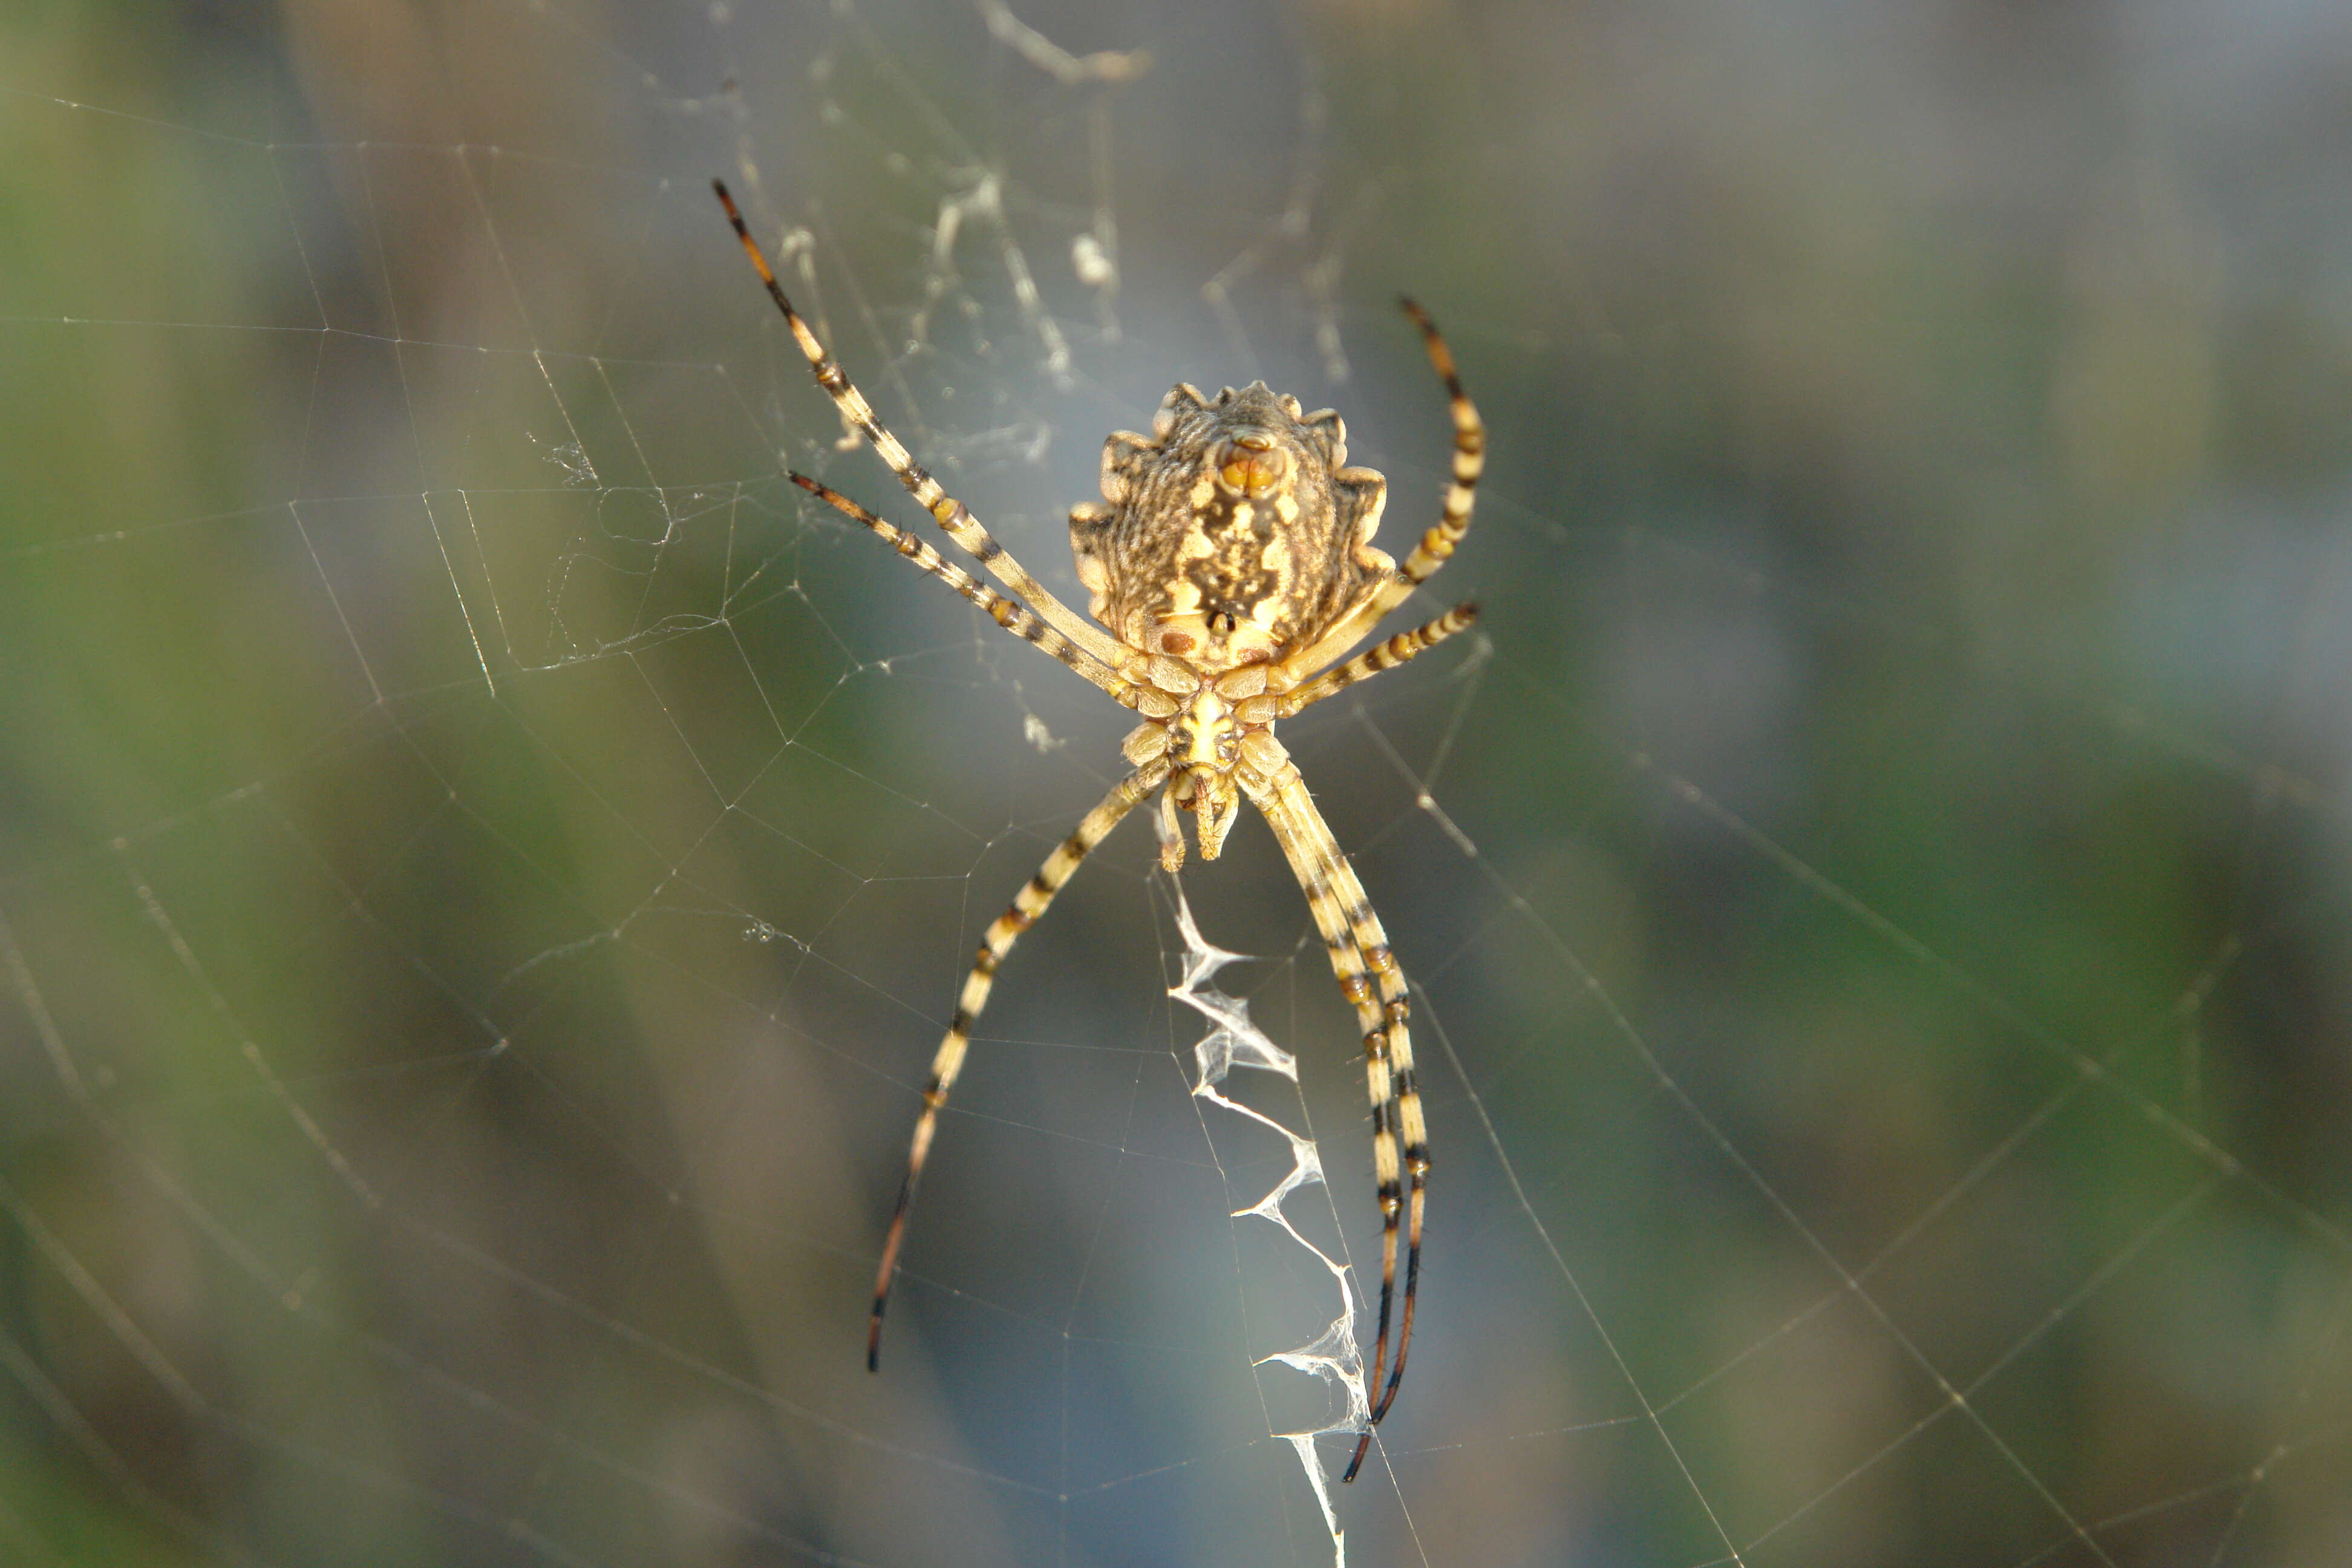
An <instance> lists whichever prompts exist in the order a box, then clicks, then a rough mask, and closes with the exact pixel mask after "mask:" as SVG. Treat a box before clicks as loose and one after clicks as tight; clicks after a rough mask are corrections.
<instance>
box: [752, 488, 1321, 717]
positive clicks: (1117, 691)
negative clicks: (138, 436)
mask: <svg viewBox="0 0 2352 1568" xmlns="http://www.w3.org/2000/svg"><path fill="white" fill-rule="evenodd" d="M784 472H785V476H786V477H787V478H789V479H791V480H792V481H793V483H794V484H796V485H798V486H800V488H801V489H804V490H806V491H808V492H809V494H811V495H813V496H814V497H816V498H817V500H821V501H823V502H824V503H825V504H826V505H827V506H829V507H831V508H833V510H835V511H837V512H839V513H841V514H842V515H843V516H844V517H846V518H849V519H850V520H852V521H856V522H860V523H863V524H865V525H866V527H867V528H869V529H871V530H872V531H874V532H875V533H876V534H877V535H878V536H879V537H880V538H881V540H882V541H883V542H885V543H887V544H888V545H889V546H890V548H891V549H893V550H896V551H897V552H898V553H899V554H901V555H903V556H905V557H906V558H907V559H908V561H911V562H913V563H915V568H916V570H918V571H919V572H925V573H928V574H930V575H931V576H934V577H936V578H938V579H939V580H940V582H942V583H945V584H947V585H948V586H949V587H950V588H952V589H954V590H955V591H956V592H957V593H959V594H961V595H963V596H964V597H965V598H967V599H969V600H971V602H972V603H973V604H974V605H978V606H979V607H980V608H981V610H982V612H984V613H985V614H986V615H987V616H988V617H989V618H990V619H991V620H992V621H994V622H995V623H996V624H997V625H998V626H1003V628H1004V629H1005V630H1006V631H1008V632H1011V633H1012V634H1013V636H1014V637H1019V638H1021V639H1022V640H1023V641H1024V642H1028V643H1034V644H1035V645H1036V646H1037V647H1039V648H1042V649H1043V650H1045V652H1046V653H1049V654H1051V655H1053V656H1054V657H1055V658H1057V659H1060V660H1061V661H1062V662H1063V663H1064V664H1066V665H1068V666H1069V667H1070V668H1072V669H1075V670H1076V671H1077V672H1078V673H1079V674H1080V675H1082V676H1084V677H1086V678H1087V679H1088V680H1090V681H1092V682H1094V684H1095V685H1097V686H1098V687H1100V688H1102V689H1103V690H1105V691H1107V692H1108V693H1109V694H1110V696H1111V700H1113V701H1115V702H1118V703H1119V704H1120V705H1121V706H1123V707H1128V708H1132V707H1134V706H1135V704H1136V700H1137V697H1138V691H1137V688H1136V686H1135V684H1134V683H1133V682H1132V681H1129V680H1126V679H1121V678H1120V676H1119V675H1118V672H1117V671H1116V670H1114V669H1112V668H1110V667H1109V666H1108V665H1107V664H1105V663H1103V662H1102V660H1100V659H1098V658H1095V657H1094V655H1092V654H1090V653H1088V652H1087V650H1086V649H1084V648H1082V647H1078V646H1077V645H1076V643H1073V642H1072V641H1070V639H1069V638H1067V637H1064V636H1063V635H1062V634H1061V633H1059V632H1057V631H1055V629H1054V628H1053V627H1051V626H1047V625H1046V624H1045V622H1044V621H1042V620H1040V619H1039V618H1038V617H1037V616H1035V615H1034V614H1033V613H1032V612H1031V611H1030V609H1029V607H1028V606H1027V605H1024V604H1022V603H1021V602H1020V601H1019V600H1017V599H1008V598H1006V597H1005V596H1004V595H1002V594H1000V593H998V592H997V591H996V590H995V589H993V588H992V587H990V586H989V585H988V584H985V583H982V582H981V581H980V580H979V579H978V578H976V577H974V576H973V575H972V574H971V573H969V572H967V571H965V570H964V569H963V568H962V567H961V566H959V565H957V564H956V563H954V562H952V561H950V560H949V559H948V558H947V557H946V556H944V555H941V554H940V552H938V551H937V550H934V549H933V548H931V546H929V544H926V543H925V542H923V541H921V540H920V539H918V538H916V537H915V536H914V535H913V534H911V533H908V531H906V530H905V529H903V528H899V527H898V526H896V525H895V524H892V523H889V522H886V521H883V520H882V519H881V518H878V517H877V516H875V515H874V514H873V513H872V512H870V511H868V510H866V509H865V508H864V507H862V506H860V505H858V504H857V503H856V501H854V500H850V499H849V498H848V497H847V496H845V495H843V494H842V493H841V492H840V491H839V490H836V489H834V488H833V487H832V486H830V485H828V484H825V483H824V482H822V481H821V480H817V479H811V478H809V477H808V476H807V475H806V474H799V473H793V471H792V470H791V469H789V468H787V469H786V470H784ZM1335 673H1336V672H1335ZM1326 679H1328V677H1327V678H1326Z"/></svg>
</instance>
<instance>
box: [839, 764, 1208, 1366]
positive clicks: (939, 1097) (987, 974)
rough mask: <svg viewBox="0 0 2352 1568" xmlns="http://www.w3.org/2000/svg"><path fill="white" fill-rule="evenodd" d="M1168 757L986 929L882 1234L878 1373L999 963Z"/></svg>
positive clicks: (1130, 783)
mask: <svg viewBox="0 0 2352 1568" xmlns="http://www.w3.org/2000/svg"><path fill="white" fill-rule="evenodd" d="M1168 772H1169V764H1168V763H1165V762H1155V763H1149V764H1147V765H1146V766H1144V767H1141V768H1139V769H1137V770H1136V771H1135V772H1133V773H1129V774H1128V775H1127V776H1126V777H1125V778H1123V779H1121V780H1119V781H1118V783H1117V784H1113V785H1112V786H1111V791H1110V793H1109V794H1108V795H1105V796H1103V798H1102V802H1101V804H1100V805H1097V806H1096V807H1095V808H1094V809H1093V810H1092V811H1090V812H1088V813H1087V815H1086V816H1085V817H1084V818H1082V819H1081V820H1080V821H1079V823H1078V826H1076V828H1075V829H1073V830H1072V831H1071V834H1070V836H1069V837H1067V838H1065V839H1064V840H1062V842H1061V843H1060V844H1058V845H1055V847H1054V852H1053V853H1052V854H1051V855H1048V856H1046V857H1045V864H1044V865H1042V866H1040V867H1038V868H1037V874H1036V875H1035V876H1034V877H1032V878H1030V879H1029V881H1028V883H1027V885H1026V886H1024V887H1023V888H1022V889H1021V890H1020V891H1019V892H1018V893H1016V894H1014V895H1013V903H1012V906H1011V907H1010V908H1009V909H1007V910H1005V911H1004V912H1003V914H1001V915H999V916H997V917H996V919H995V920H994V921H992V922H991V923H990V925H989V928H988V933H987V935H985V936H984V937H982V939H981V943H980V951H979V952H978V953H976V954H975V955H974V956H973V958H972V961H971V973H969V974H967V975H965V976H964V982H963V994H961V996H959V997H958V998H957V999H956V1010H955V1016H954V1017H952V1018H951V1019H950V1020H949V1022H948V1032H947V1033H946V1034H945V1035H943V1036H942V1037H940V1048H939V1050H938V1052H937V1053H936V1054H935V1055H934V1056H933V1057H932V1058H931V1076H930V1080H929V1082H928V1083H926V1084H925V1085H924V1086H923V1113H922V1115H921V1116H919V1117H918V1118H917V1119H916V1121H915V1138H914V1142H913V1143H912V1144H911V1145H910V1146H909V1148H908V1151H907V1175H906V1179H905V1180H904V1181H902V1182H900V1183H899V1184H898V1206H897V1207H896V1208H895V1209H893V1210H892V1211H891V1213H890V1228H889V1230H888V1231H887V1233H885V1234H884V1236H883V1238H882V1264H881V1267H880V1268H877V1270H876V1271H875V1274H874V1316H873V1320H872V1321H871V1322H870V1323H869V1324H868V1325H867V1327H866V1371H868V1372H878V1371H880V1370H881V1366H882V1313H883V1310H885V1309H886V1308H887V1307H888V1306H889V1304H890V1279H891V1276H892V1275H894V1274H896V1273H897V1272H898V1245H899V1243H900V1242H902V1241H903V1240H905V1239H906V1235H907V1211H908V1209H910V1208H912V1207H913V1206H914V1202H915V1184H917V1183H919V1182H920V1181H921V1180H922V1179H923V1164H924V1162H925V1161H927V1160H928V1159H929V1158H930V1152H931V1135H932V1134H933V1133H934V1132H936V1131H938V1130H939V1123H940V1107H941V1106H943V1105H945V1104H946V1103H947V1102H948V1091H949V1090H950V1089H953V1088H954V1087H955V1080H956V1075H957V1074H958V1073H960V1072H961V1071H962V1070H963V1058H964V1050H965V1047H968V1046H969V1045H971V1027H972V1025H973V1023H974V1022H976V1021H977V1020H978V1019H979V1017H980V1010H981V1009H982V1007H985V1006H987V1005H988V993H989V990H990V988H991V987H992V985H993V984H995V981H996V966H997V965H998V964H1000V963H1003V962H1004V955H1005V954H1006V953H1008V952H1012V951H1013V943H1014V942H1016V941H1018V940H1020V936H1021V933H1022V932H1023V931H1027V930H1028V929H1029V928H1030V927H1031V926H1033V925H1034V924H1035V923H1036V922H1037V921H1038V919H1039V917H1041V916H1042V915H1044V914H1045V910H1047V908H1049V907H1050V906H1051V905H1052V904H1053V902H1054V895H1055V893H1058V892H1060V891H1061V890H1062V884H1064V883H1065V882H1067V881H1068V880H1069V879H1070V877H1071V874H1072V873H1074V872H1075V871H1076V870H1077V868H1078V865H1079V863H1080V862H1081V861H1083V860H1084V859H1086V858H1087V855H1088V854H1090V853H1091V852H1092V851H1093V849H1094V847H1095V846H1096V845H1097V844H1100V843H1101V842H1102V841H1103V840H1104V839H1105V838H1107V837H1109V835H1110V830H1111V829H1112V828H1114V827H1117V826H1118V824H1119V819H1120V818H1122V817H1124V816H1126V815H1127V814H1128V813H1129V812H1130V811H1132V810H1134V809H1135V808H1136V806H1137V805H1139V804H1140V803H1141V802H1142V801H1143V799H1144V797H1145V796H1147V795H1150V793H1151V791H1152V789H1153V788H1154V787H1155V786H1156V785H1158V784H1160V781H1161V780H1162V779H1164V778H1166V777H1167V776H1168Z"/></svg>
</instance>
